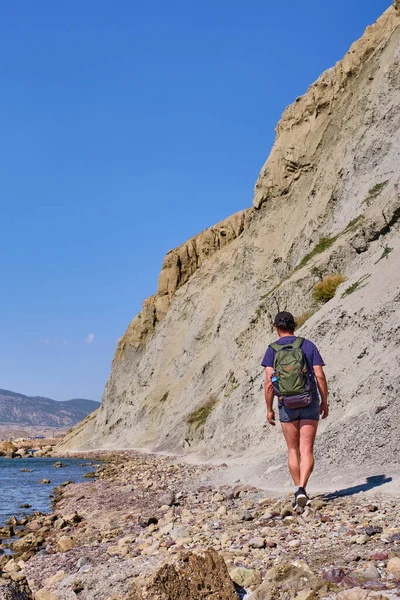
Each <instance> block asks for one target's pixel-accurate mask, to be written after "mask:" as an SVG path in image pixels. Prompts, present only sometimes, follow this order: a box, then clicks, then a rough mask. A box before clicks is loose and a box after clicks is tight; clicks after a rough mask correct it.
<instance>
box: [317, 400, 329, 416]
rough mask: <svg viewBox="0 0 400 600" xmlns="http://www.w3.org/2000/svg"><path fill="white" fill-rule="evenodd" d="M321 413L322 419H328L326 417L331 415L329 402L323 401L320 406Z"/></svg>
mask: <svg viewBox="0 0 400 600" xmlns="http://www.w3.org/2000/svg"><path fill="white" fill-rule="evenodd" d="M319 414H320V415H321V418H322V419H326V417H327V416H328V415H329V407H328V403H327V402H321V404H320V406H319Z"/></svg>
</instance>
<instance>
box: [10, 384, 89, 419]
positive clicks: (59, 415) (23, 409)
mask: <svg viewBox="0 0 400 600" xmlns="http://www.w3.org/2000/svg"><path fill="white" fill-rule="evenodd" d="M99 406H100V404H99V402H95V401H94V400H86V399H84V398H74V399H72V400H65V401H63V402H57V401H56V400H52V399H51V398H43V397H41V396H25V395H24V394H18V393H16V392H11V391H9V390H1V389H0V424H5V423H13V424H19V425H24V426H26V425H35V426H40V427H60V428H65V427H71V426H72V425H76V423H79V422H80V421H82V419H84V418H85V417H86V416H87V415H88V414H89V413H91V412H93V411H94V410H96V409H97V408H99Z"/></svg>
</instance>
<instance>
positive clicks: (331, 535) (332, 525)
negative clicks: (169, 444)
mask: <svg viewBox="0 0 400 600" xmlns="http://www.w3.org/2000/svg"><path fill="white" fill-rule="evenodd" d="M82 457H84V458H87V459H91V460H98V459H100V458H101V459H102V460H104V464H103V466H102V467H100V468H99V469H98V470H97V472H96V474H97V477H96V479H93V480H88V481H87V482H85V483H78V484H72V483H70V484H68V483H67V484H66V485H63V486H61V487H59V488H57V489H56V490H55V497H54V499H53V506H54V512H52V513H48V514H36V515H33V516H30V517H26V518H25V519H24V520H22V521H18V520H17V519H11V520H10V522H9V524H8V526H7V527H4V528H3V529H2V530H1V533H0V537H1V538H2V541H3V542H4V541H6V540H7V535H9V534H8V533H7V530H8V531H10V530H11V529H14V530H15V533H16V535H17V540H16V541H14V542H13V543H12V544H11V553H12V555H11V556H10V555H3V556H1V557H0V565H1V569H2V570H1V573H2V577H1V581H2V583H1V587H0V590H2V591H1V592H0V594H1V593H2V594H3V596H1V595H0V598H7V599H8V598H21V599H25V598H34V599H35V600H72V599H76V598H80V599H84V600H92V599H93V600H94V599H97V600H139V599H152V600H178V599H182V600H186V599H187V600H202V599H213V600H218V599H220V600H228V599H229V600H231V599H232V600H236V599H239V598H246V599H250V598H251V599H252V600H273V599H282V600H283V599H285V600H289V599H292V598H293V599H297V600H313V599H318V598H319V599H322V598H324V599H326V600H327V599H328V598H329V599H332V600H333V599H336V598H337V599H338V600H366V599H368V598H377V599H380V600H383V599H384V598H388V599H390V600H393V599H395V598H398V597H399V596H400V508H399V503H398V499H397V498H396V497H394V496H391V495H390V496H389V495H386V494H383V493H381V492H374V491H373V490H370V491H369V492H368V493H363V492H358V493H357V488H355V489H354V490H351V489H348V490H342V491H340V490H339V491H338V492H336V493H330V494H319V495H318V496H316V497H314V498H313V499H312V502H311V504H310V506H308V507H306V508H305V509H297V510H294V509H293V507H292V503H291V502H292V497H291V495H288V494H287V493H285V494H280V495H279V494H276V493H273V494H271V493H268V492H267V491H266V490H263V489H260V488H256V487H254V486H251V485H247V484H246V483H245V482H241V481H232V482H231V483H230V484H228V483H223V484H222V485H221V484H220V481H221V480H222V479H223V478H224V473H225V472H226V470H227V466H226V465H225V464H222V465H213V466H211V465H204V464H203V465H189V464H186V463H182V462H179V461H178V460H177V459H176V458H173V457H165V456H156V455H151V454H149V455H146V454H139V453H136V452H134V451H125V452H119V453H114V452H111V453H107V452H101V453H94V454H93V453H91V454H85V455H83V456H82ZM378 489H379V488H378ZM353 492H356V493H353ZM21 584H23V588H21V589H22V590H23V591H18V592H13V591H10V590H12V589H13V586H14V587H15V586H20V585H21ZM7 589H8V590H9V591H8V592H6V590H7ZM15 589H17V588H15ZM28 590H29V591H28ZM17 593H19V594H20V595H19V596H18V595H15V594H17ZM7 594H8V595H7ZM12 594H14V595H12ZM21 594H23V595H21Z"/></svg>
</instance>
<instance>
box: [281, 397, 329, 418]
mask: <svg viewBox="0 0 400 600" xmlns="http://www.w3.org/2000/svg"><path fill="white" fill-rule="evenodd" d="M278 409H279V420H280V422H281V423H291V422H292V421H303V420H307V421H319V400H318V399H315V400H313V402H312V403H311V404H310V406H303V408H286V406H284V405H283V404H282V403H281V402H279V401H278Z"/></svg>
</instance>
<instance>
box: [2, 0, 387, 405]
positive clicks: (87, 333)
mask: <svg viewBox="0 0 400 600" xmlns="http://www.w3.org/2000/svg"><path fill="white" fill-rule="evenodd" d="M389 4H390V1H388V0H352V1H351V2H349V1H348V0H336V2H333V3H332V2H330V3H326V2H321V0H309V1H308V2H299V1H298V0H286V1H285V2H270V1H268V0H252V1H251V2H246V1H245V0H240V1H239V0H230V1H228V0H219V1H216V0H202V2H188V1H187V0H170V1H169V2H166V1H165V0H153V1H152V2H144V1H140V2H139V1H137V0H119V1H118V2H111V1H109V0H108V1H105V0H84V1H82V0H69V1H68V2H54V0H37V1H35V2H32V0H18V2H15V0H3V1H2V2H1V4H0V54H1V69H0V121H1V122H0V126H1V138H0V139H1V144H0V165H1V167H0V168H1V177H0V185H1V196H0V197H1V235H0V250H1V263H0V264H1V267H0V277H1V279H0V281H1V286H2V292H1V330H0V387H1V388H7V389H11V390H14V391H20V392H23V393H26V394H32V395H34V394H37V395H47V396H50V397H53V398H55V399H58V400H64V399H67V398H71V397H87V398H93V399H96V400H100V399H101V395H102V391H103V387H104V384H105V382H106V380H107V378H108V375H109V371H110V365H111V360H112V356H113V353H114V350H115V346H116V341H117V339H118V338H119V337H120V336H121V335H122V334H123V332H124V330H125V329H126V327H127V325H128V323H129V322H130V320H131V319H132V318H133V317H134V315H135V314H136V313H137V312H138V311H139V310H140V307H141V303H142V301H143V300H144V299H145V298H146V297H147V296H149V295H150V294H152V293H154V292H155V290H156V286H157V276H158V273H159V270H160V267H161V263H162V259H163V256H164V254H165V252H166V251H167V250H169V249H170V248H172V247H174V246H177V245H179V244H181V243H182V242H184V241H185V240H186V239H188V238H189V237H191V236H192V235H194V234H196V233H197V232H199V231H201V230H202V229H204V228H205V227H208V226H210V225H212V224H213V223H216V222H218V221H219V220H221V219H223V218H225V217H226V216H228V215H229V214H232V213H234V212H236V211H237V210H240V209H242V208H245V207H248V206H250V204H251V201H252V192H253V187H254V183H255V180H256V177H257V175H258V172H259V170H260V168H261V166H262V164H263V163H264V161H265V160H266V158H267V156H268V153H269V150H270V147H271V144H272V142H273V137H274V127H275V124H276V122H277V120H278V119H279V117H280V115H281V113H282V112H283V110H284V108H285V107H286V105H287V104H289V103H290V102H292V101H293V100H294V99H295V98H296V96H299V95H301V94H302V93H304V92H305V90H306V89H307V87H308V85H310V84H311V83H312V82H313V81H314V80H315V79H316V78H317V77H318V76H319V74H320V73H321V72H322V71H323V70H325V69H327V68H328V67H331V66H332V65H333V64H334V63H335V62H336V61H337V60H339V59H340V58H341V57H342V56H343V55H344V53H345V52H346V50H347V49H348V47H349V45H350V44H351V42H352V41H354V40H355V39H356V38H357V37H359V36H360V35H361V34H362V33H363V31H364V29H365V27H366V26H367V25H368V24H370V23H372V22H373V21H374V20H375V19H376V18H377V17H378V16H379V15H380V14H381V13H382V12H383V11H384V10H385V9H386V8H387V7H388V6H389ZM87 342H90V343H87Z"/></svg>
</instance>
